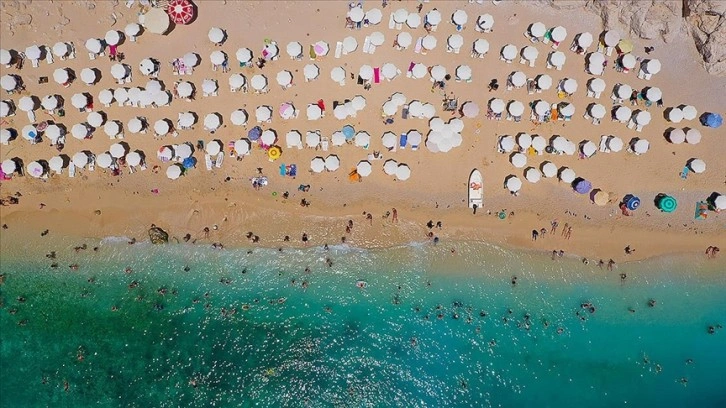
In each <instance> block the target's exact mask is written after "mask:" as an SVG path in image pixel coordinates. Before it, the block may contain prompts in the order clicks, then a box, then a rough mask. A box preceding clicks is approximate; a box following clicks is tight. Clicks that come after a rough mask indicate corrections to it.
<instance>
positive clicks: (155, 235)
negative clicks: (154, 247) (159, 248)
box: [149, 227, 169, 244]
mask: <svg viewBox="0 0 726 408" xmlns="http://www.w3.org/2000/svg"><path fill="white" fill-rule="evenodd" d="M149 239H150V240H151V243H152V244H166V243H168V242H169V234H167V233H166V231H164V230H163V229H161V228H159V227H151V228H149Z"/></svg>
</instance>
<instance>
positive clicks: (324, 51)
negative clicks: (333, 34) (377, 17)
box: [313, 33, 382, 57]
mask: <svg viewBox="0 0 726 408" xmlns="http://www.w3.org/2000/svg"><path fill="white" fill-rule="evenodd" d="M379 34H380V33H379ZM381 35H382V34H381ZM313 52H314V53H315V55H317V56H318V57H324V56H326V55H328V53H329V52H330V46H329V45H328V43H327V42H325V41H318V42H316V43H315V44H313Z"/></svg>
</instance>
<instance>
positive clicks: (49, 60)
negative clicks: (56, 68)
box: [45, 47, 53, 65]
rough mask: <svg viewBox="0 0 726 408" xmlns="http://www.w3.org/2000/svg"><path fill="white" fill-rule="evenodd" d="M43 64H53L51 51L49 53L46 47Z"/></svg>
mask: <svg viewBox="0 0 726 408" xmlns="http://www.w3.org/2000/svg"><path fill="white" fill-rule="evenodd" d="M45 62H46V63H48V65H50V64H52V63H53V51H51V49H50V48H48V47H45Z"/></svg>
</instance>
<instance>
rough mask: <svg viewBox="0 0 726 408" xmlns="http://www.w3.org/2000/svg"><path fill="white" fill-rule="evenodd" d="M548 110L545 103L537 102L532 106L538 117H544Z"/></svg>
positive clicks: (548, 106) (548, 107)
mask: <svg viewBox="0 0 726 408" xmlns="http://www.w3.org/2000/svg"><path fill="white" fill-rule="evenodd" d="M549 110H550V104H549V103H547V102H546V101H537V102H536V103H535V104H534V113H536V114H537V115H538V116H545V115H546V114H547V112H549Z"/></svg>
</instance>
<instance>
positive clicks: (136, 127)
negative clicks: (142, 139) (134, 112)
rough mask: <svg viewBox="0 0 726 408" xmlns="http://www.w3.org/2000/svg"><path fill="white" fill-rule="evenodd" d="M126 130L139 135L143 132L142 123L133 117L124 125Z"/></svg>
mask: <svg viewBox="0 0 726 408" xmlns="http://www.w3.org/2000/svg"><path fill="white" fill-rule="evenodd" d="M126 129H128V130H129V132H131V133H140V132H141V131H142V130H144V122H143V121H142V120H141V119H139V117H138V116H136V117H133V118H131V119H129V121H128V123H127V124H126Z"/></svg>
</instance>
